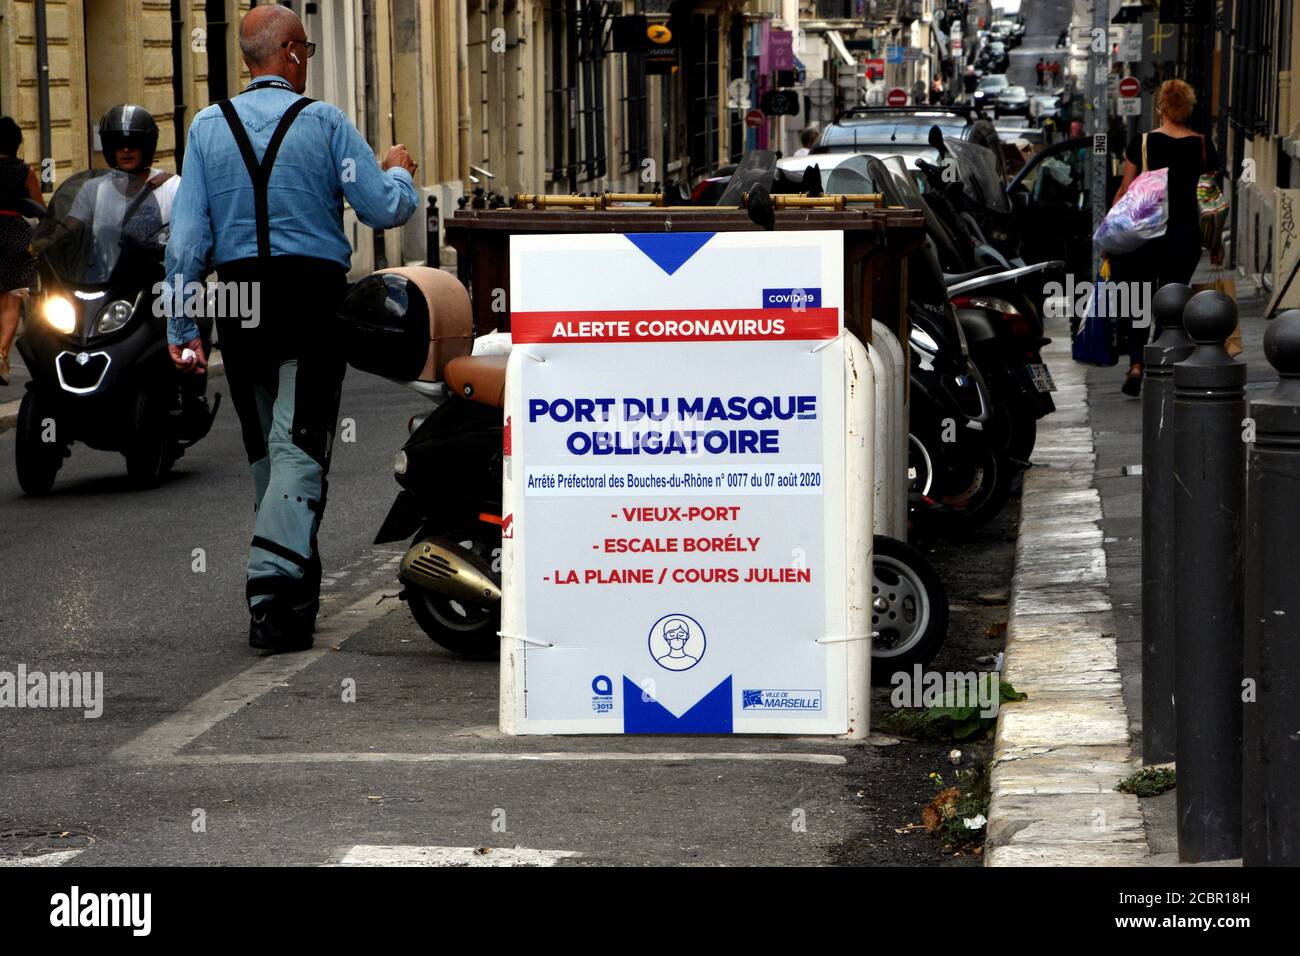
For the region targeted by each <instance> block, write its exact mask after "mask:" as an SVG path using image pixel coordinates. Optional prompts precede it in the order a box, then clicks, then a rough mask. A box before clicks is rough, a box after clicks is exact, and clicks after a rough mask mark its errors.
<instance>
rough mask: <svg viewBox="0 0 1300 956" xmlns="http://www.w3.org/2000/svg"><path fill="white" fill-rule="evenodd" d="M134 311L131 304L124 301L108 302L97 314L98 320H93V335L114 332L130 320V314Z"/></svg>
mask: <svg viewBox="0 0 1300 956" xmlns="http://www.w3.org/2000/svg"><path fill="white" fill-rule="evenodd" d="M134 311H135V309H133V308H132V307H131V303H130V302H127V301H126V300H125V299H118V300H117V301H116V302H110V303H109V304H108V305H106V306H104V308H103V310H102V311H101V312H100V313H99V318H98V319H96V320H95V334H96V335H107V334H108V333H109V332H116V331H117V330H118V329H120V328H121V327H122V326H124V325H126V323H127V322H129V321H130V320H131V313H132V312H134Z"/></svg>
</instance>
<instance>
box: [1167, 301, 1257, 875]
mask: <svg viewBox="0 0 1300 956" xmlns="http://www.w3.org/2000/svg"><path fill="white" fill-rule="evenodd" d="M1183 324H1184V325H1185V326H1186V328H1187V334H1188V335H1190V336H1191V337H1192V339H1193V341H1194V342H1195V343H1196V347H1195V349H1193V351H1192V354H1191V355H1190V356H1188V357H1187V358H1186V359H1184V360H1183V361H1181V362H1179V363H1178V364H1177V365H1175V366H1174V486H1175V492H1174V521H1175V522H1176V524H1177V527H1178V539H1177V547H1176V548H1175V555H1174V577H1173V585H1174V625H1175V628H1176V631H1177V636H1176V638H1175V641H1176V644H1177V648H1178V653H1177V655H1176V656H1175V659H1174V695H1175V698H1176V701H1177V708H1176V716H1177V723H1178V739H1177V742H1176V748H1175V749H1176V754H1177V760H1178V786H1177V788H1176V793H1177V795H1178V858H1179V859H1180V860H1182V861H1183V862H1185V863H1201V862H1205V861H1209V860H1227V859H1232V858H1234V857H1238V856H1240V855H1241V769H1242V762H1241V761H1242V758H1241V716H1242V715H1241V708H1242V703H1241V678H1242V668H1243V663H1242V613H1243V606H1242V605H1243V597H1242V568H1241V542H1242V525H1243V519H1244V513H1243V512H1244V509H1245V491H1246V443H1245V442H1243V441H1242V424H1241V421H1242V419H1243V418H1244V417H1245V414H1246V399H1245V396H1246V387H1245V386H1246V366H1245V364H1244V363H1243V362H1239V361H1237V360H1236V359H1232V358H1229V357H1228V353H1227V351H1226V350H1225V349H1224V347H1223V342H1224V340H1225V339H1226V338H1227V337H1228V336H1229V335H1230V334H1231V332H1232V330H1233V328H1234V327H1235V326H1236V324H1237V305H1236V303H1235V302H1233V301H1232V299H1231V298H1229V297H1228V296H1226V295H1224V294H1223V293H1222V292H1199V293H1197V294H1196V295H1194V296H1193V297H1192V299H1191V301H1189V302H1188V303H1187V308H1186V309H1185V310H1184V311H1183Z"/></svg>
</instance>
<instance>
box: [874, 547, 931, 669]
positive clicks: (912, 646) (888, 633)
mask: <svg viewBox="0 0 1300 956" xmlns="http://www.w3.org/2000/svg"><path fill="white" fill-rule="evenodd" d="M871 560H872V568H871V630H872V631H873V632H875V634H876V637H875V638H874V640H873V641H872V643H871V681H872V683H873V684H888V683H889V682H890V680H891V678H892V677H893V676H894V674H895V673H896V672H897V671H900V670H911V668H912V666H913V665H915V664H922V665H924V664H928V663H930V661H932V660H934V656H935V655H936V654H938V653H939V648H940V647H941V646H942V645H943V640H944V638H945V637H946V636H947V634H948V593H947V591H946V590H945V589H944V586H943V582H942V581H940V580H939V575H938V574H936V573H935V570H934V568H932V567H931V566H930V562H928V561H926V560H925V558H924V557H922V556H921V553H920V552H919V551H917V550H916V549H915V548H913V547H911V546H909V545H907V544H905V543H903V542H902V541H899V540H898V539H897V538H888V537H885V536H884V535H876V537H875V540H874V542H873V544H872V556H871Z"/></svg>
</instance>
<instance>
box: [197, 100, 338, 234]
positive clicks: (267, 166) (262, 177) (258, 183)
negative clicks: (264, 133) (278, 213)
mask: <svg viewBox="0 0 1300 956" xmlns="http://www.w3.org/2000/svg"><path fill="white" fill-rule="evenodd" d="M314 102H315V100H311V99H308V98H307V97H305V96H304V97H302V98H301V99H299V100H296V101H295V102H294V103H293V104H292V105H290V107H289V108H288V109H287V110H285V111H284V115H283V116H281V117H280V123H279V125H278V126H276V128H275V132H274V133H272V134H271V141H270V142H269V143H267V145H266V153H265V155H263V156H262V161H261V162H260V163H259V162H258V161H257V154H255V153H254V152H253V144H252V142H251V141H250V140H249V138H248V131H247V130H245V129H244V124H243V123H241V122H240V120H239V114H238V113H236V112H235V105H234V104H233V103H231V102H230V100H222V101H221V102H219V103H218V104H217V106H218V107H220V108H221V113H222V115H223V116H225V118H226V125H228V126H229V127H230V132H231V135H233V136H234V137H235V143H236V145H238V146H239V153H240V155H241V156H243V158H244V165H245V166H246V167H247V168H248V178H249V179H251V180H252V181H253V210H254V214H255V216H256V218H257V255H258V257H259V258H266V257H267V256H269V255H270V254H271V214H270V211H269V209H268V206H267V197H266V187H267V185H268V184H269V183H270V181H271V167H272V166H274V165H275V155H276V153H278V152H279V151H280V144H281V143H282V142H283V141H284V134H285V133H287V132H289V127H290V126H292V125H293V121H294V120H295V119H297V118H298V114H299V113H301V112H302V111H303V110H304V109H305V108H306V107H307V106H309V105H311V104H312V103H314Z"/></svg>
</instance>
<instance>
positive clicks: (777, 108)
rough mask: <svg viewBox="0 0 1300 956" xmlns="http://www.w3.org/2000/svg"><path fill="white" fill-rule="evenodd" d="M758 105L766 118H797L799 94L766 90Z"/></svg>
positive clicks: (789, 91)
mask: <svg viewBox="0 0 1300 956" xmlns="http://www.w3.org/2000/svg"><path fill="white" fill-rule="evenodd" d="M758 105H759V107H760V108H761V109H762V111H763V112H764V113H766V114H767V115H768V116H798V115H799V94H798V93H797V92H795V91H794V90H768V91H767V92H766V93H764V94H763V96H762V99H761V100H760V101H759V104H758Z"/></svg>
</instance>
